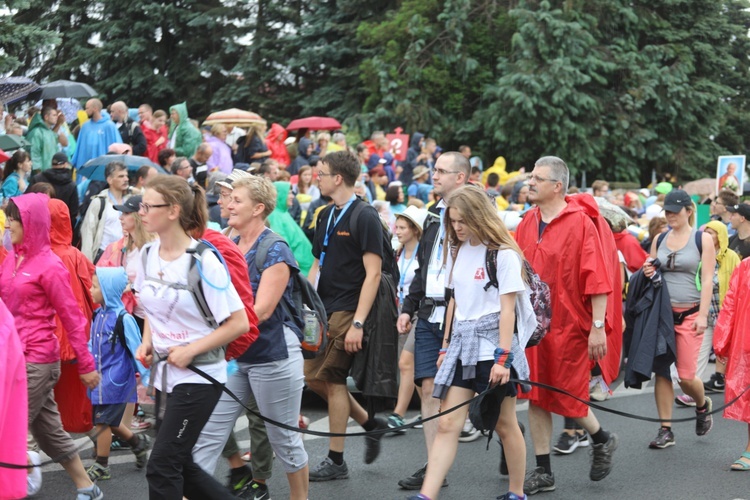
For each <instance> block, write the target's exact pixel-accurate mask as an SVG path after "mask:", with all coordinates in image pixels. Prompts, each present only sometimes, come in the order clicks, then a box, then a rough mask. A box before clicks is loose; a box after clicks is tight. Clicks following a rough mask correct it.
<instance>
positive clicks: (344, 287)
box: [305, 151, 388, 481]
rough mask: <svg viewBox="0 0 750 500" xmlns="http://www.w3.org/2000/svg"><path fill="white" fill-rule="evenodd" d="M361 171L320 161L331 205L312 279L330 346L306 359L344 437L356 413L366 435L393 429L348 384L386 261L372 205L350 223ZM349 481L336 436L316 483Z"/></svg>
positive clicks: (374, 448)
mask: <svg viewBox="0 0 750 500" xmlns="http://www.w3.org/2000/svg"><path fill="white" fill-rule="evenodd" d="M359 174H360V170H359V162H358V160H357V158H356V157H355V156H354V155H352V154H351V153H349V152H348V151H338V152H335V153H331V154H329V155H327V156H326V157H325V158H323V160H322V161H321V162H320V163H319V164H318V179H319V188H320V193H321V195H322V196H329V197H330V198H331V199H332V200H333V205H332V206H329V207H327V208H325V209H324V210H322V211H321V213H320V215H319V216H318V221H317V223H316V229H315V237H314V238H313V256H314V257H315V261H314V262H313V265H312V268H311V269H310V273H309V275H308V277H309V279H310V281H311V282H312V283H313V284H316V283H317V290H318V294H319V295H320V298H321V300H322V301H323V304H324V305H325V308H326V312H327V313H328V345H327V347H326V351H325V354H324V355H323V356H319V357H318V358H315V359H308V360H306V361H305V379H306V382H307V385H308V387H310V388H311V389H312V390H314V391H315V392H317V393H318V394H320V395H321V396H322V397H324V398H326V399H327V400H328V417H329V420H330V429H331V432H335V433H345V432H346V425H347V421H348V419H349V416H350V415H351V417H352V418H353V419H354V420H356V421H357V422H358V423H359V424H360V425H362V427H364V429H365V430H367V431H370V430H374V429H380V428H387V427H388V424H387V422H386V421H385V420H383V419H380V418H373V419H369V418H368V415H367V412H365V410H364V409H363V408H362V407H361V406H360V405H359V404H358V403H357V402H356V401H354V399H353V398H352V397H351V395H350V394H349V392H348V390H347V387H346V381H347V377H348V375H349V369H350V368H351V366H352V361H353V359H354V355H355V353H357V352H358V351H359V350H361V349H362V337H363V332H362V328H363V323H364V322H365V319H366V318H367V315H368V314H369V312H370V309H371V308H372V304H373V302H374V300H375V296H376V294H377V291H378V286H379V284H380V270H381V263H382V257H383V238H382V227H381V225H380V220H379V218H378V214H377V212H376V211H375V210H374V209H372V207H369V206H368V207H364V209H363V210H361V211H360V212H359V215H358V220H357V227H356V229H354V228H352V227H351V225H350V219H351V214H352V212H353V208H354V207H355V206H356V204H359V203H364V202H363V201H362V200H360V199H359V198H357V197H356V196H355V195H354V183H355V182H356V180H357V177H358V176H359ZM381 437H382V434H380V435H378V436H372V437H367V438H366V441H365V444H366V451H365V462H366V463H371V462H372V461H374V460H375V459H376V458H377V456H378V453H379V452H380V439H381ZM347 477H349V471H348V468H347V466H346V462H344V438H338V437H337V438H331V439H330V444H329V452H328V456H327V457H326V458H325V459H324V460H323V461H322V462H321V463H319V464H318V465H316V466H313V467H311V468H310V481H328V480H331V479H345V478H347Z"/></svg>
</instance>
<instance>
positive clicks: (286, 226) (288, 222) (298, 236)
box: [268, 181, 313, 276]
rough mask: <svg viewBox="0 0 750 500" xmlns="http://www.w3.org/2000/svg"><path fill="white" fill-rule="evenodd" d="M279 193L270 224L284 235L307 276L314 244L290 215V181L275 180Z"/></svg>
mask: <svg viewBox="0 0 750 500" xmlns="http://www.w3.org/2000/svg"><path fill="white" fill-rule="evenodd" d="M273 185H274V186H275V187H276V192H277V194H278V196H277V198H276V208H275V209H274V211H273V212H271V214H270V215H269V216H268V226H269V227H270V228H271V230H273V232H275V233H276V234H278V235H280V236H282V237H283V238H284V239H285V240H286V242H287V243H288V244H289V248H291V249H292V253H293V254H294V258H295V259H296V260H297V264H298V265H299V268H300V271H301V272H302V274H304V275H305V276H307V273H308V272H309V271H310V267H312V263H313V254H312V244H311V243H310V240H308V239H307V236H305V233H304V231H302V228H300V227H299V225H298V224H297V223H296V222H294V219H293V218H292V216H291V215H289V209H288V208H287V206H286V200H287V197H288V196H289V191H290V190H291V184H289V183H288V182H281V181H279V182H274V183H273Z"/></svg>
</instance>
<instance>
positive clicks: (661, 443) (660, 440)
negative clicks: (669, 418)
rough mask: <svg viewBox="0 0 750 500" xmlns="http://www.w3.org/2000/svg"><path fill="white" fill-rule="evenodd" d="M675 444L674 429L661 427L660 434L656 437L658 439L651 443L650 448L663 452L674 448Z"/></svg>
mask: <svg viewBox="0 0 750 500" xmlns="http://www.w3.org/2000/svg"><path fill="white" fill-rule="evenodd" d="M674 444H675V441H674V433H673V432H672V429H666V428H664V427H661V428H660V429H659V433H658V434H657V435H656V439H654V440H653V441H651V443H650V444H649V445H648V447H649V448H651V449H654V450H656V449H658V450H663V449H664V448H668V447H670V446H674Z"/></svg>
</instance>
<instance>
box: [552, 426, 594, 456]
mask: <svg viewBox="0 0 750 500" xmlns="http://www.w3.org/2000/svg"><path fill="white" fill-rule="evenodd" d="M584 436H585V434H584ZM587 442H588V441H587ZM578 446H579V438H578V433H577V432H574V433H573V434H572V435H571V434H568V433H567V432H565V431H563V433H562V434H560V437H559V438H558V440H557V444H555V446H553V447H552V449H553V450H555V453H558V454H560V455H570V454H571V453H573V452H574V451H576V450H577V449H578Z"/></svg>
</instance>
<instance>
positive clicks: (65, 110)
mask: <svg viewBox="0 0 750 500" xmlns="http://www.w3.org/2000/svg"><path fill="white" fill-rule="evenodd" d="M35 106H36V107H37V108H39V109H41V108H42V101H41V100H37V102H36V104H35ZM82 109H83V108H82V107H81V103H80V102H78V99H74V98H72V97H58V98H57V110H58V111H60V112H62V114H64V115H65V122H66V123H73V122H74V121H76V118H78V112H79V111H80V110H82ZM136 121H138V120H136Z"/></svg>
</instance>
